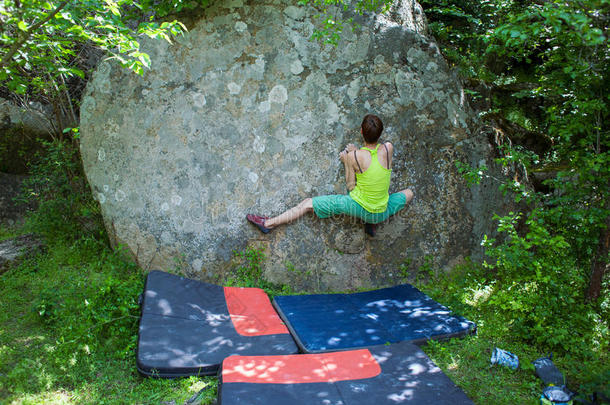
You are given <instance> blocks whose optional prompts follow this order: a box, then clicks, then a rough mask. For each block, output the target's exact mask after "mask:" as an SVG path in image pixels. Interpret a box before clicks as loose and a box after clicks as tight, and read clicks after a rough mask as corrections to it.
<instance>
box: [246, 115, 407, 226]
mask: <svg viewBox="0 0 610 405" xmlns="http://www.w3.org/2000/svg"><path fill="white" fill-rule="evenodd" d="M382 131H383V123H382V122H381V119H379V117H377V116H375V115H372V114H368V115H366V116H365V117H364V119H363V120H362V125H361V126H360V132H361V134H362V136H363V138H364V147H362V148H361V149H358V148H356V146H354V145H353V144H349V145H347V146H346V147H345V149H344V150H343V151H341V153H339V159H340V160H341V161H342V162H343V165H344V167H345V182H346V183H347V188H348V190H349V191H350V193H349V194H338V195H325V196H319V197H313V198H306V199H304V200H303V201H301V203H300V204H298V205H297V206H296V207H293V208H291V209H289V210H288V211H285V212H283V213H282V214H280V215H278V216H275V217H272V218H269V217H261V216H258V215H253V214H248V215H246V219H247V220H248V221H250V222H252V223H253V224H254V225H256V226H257V227H258V229H260V230H261V232H263V233H268V232H269V231H270V230H272V229H273V228H275V227H276V226H278V225H282V224H286V223H288V222H292V221H294V220H296V219H298V218H300V217H302V216H303V215H305V214H306V213H308V212H312V211H313V212H314V213H315V215H317V216H318V217H319V218H328V217H330V216H332V215H337V214H345V215H350V216H354V217H357V218H360V219H362V220H363V221H364V222H365V232H366V233H367V234H369V235H371V236H375V226H376V224H378V223H380V222H383V221H385V220H386V219H388V217H390V216H392V215H394V214H396V213H397V212H398V211H400V210H401V209H403V208H404V207H405V206H406V205H407V204H408V203H409V202H410V201H411V200H412V199H413V192H412V191H411V190H410V189H405V190H402V191H399V192H398V193H393V194H389V193H388V190H389V188H390V175H391V173H392V170H391V167H392V152H393V150H394V147H393V146H392V144H391V143H390V142H385V143H378V140H379V137H380V136H381V132H382Z"/></svg>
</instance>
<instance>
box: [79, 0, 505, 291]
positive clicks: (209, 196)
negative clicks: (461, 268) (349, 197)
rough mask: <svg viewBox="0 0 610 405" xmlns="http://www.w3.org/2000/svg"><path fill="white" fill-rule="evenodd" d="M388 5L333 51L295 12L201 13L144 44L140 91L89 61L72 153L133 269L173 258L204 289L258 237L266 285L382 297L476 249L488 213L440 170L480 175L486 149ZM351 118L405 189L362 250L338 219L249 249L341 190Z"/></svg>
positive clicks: (475, 192) (251, 8) (299, 10)
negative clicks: (255, 218) (289, 213)
mask: <svg viewBox="0 0 610 405" xmlns="http://www.w3.org/2000/svg"><path fill="white" fill-rule="evenodd" d="M229 3H230V4H229ZM401 7H402V8H403V9H402V11H400V10H398V11H396V10H395V11H394V15H396V16H399V17H400V18H399V19H398V20H399V21H398V22H397V21H394V20H392V13H390V16H389V17H388V16H383V17H380V16H375V15H373V16H366V17H358V16H357V17H356V21H357V23H358V24H357V25H356V26H355V29H354V30H353V31H352V30H350V29H346V30H345V32H344V33H343V35H342V38H341V41H340V43H339V45H338V46H336V47H334V46H331V45H323V44H319V43H316V42H313V41H311V40H310V37H311V34H312V32H313V30H314V24H315V20H314V19H313V15H314V14H315V10H313V9H311V8H308V7H300V6H295V5H294V4H291V3H290V2H284V1H274V2H262V3H256V4H252V5H250V4H241V2H217V3H215V4H214V5H212V6H211V7H210V8H209V9H208V10H207V11H206V13H205V16H204V17H203V18H202V19H201V20H200V21H199V22H197V23H196V24H195V25H194V26H193V27H192V28H191V30H190V31H189V33H188V34H187V35H185V37H184V38H181V39H180V40H179V41H178V42H177V43H175V44H174V45H169V44H166V43H163V42H152V41H151V42H148V43H146V44H145V47H146V50H147V52H149V53H150V55H151V58H152V60H153V61H154V64H153V67H152V69H151V70H150V71H147V72H146V73H145V74H144V76H143V77H138V76H135V75H133V74H130V73H129V72H127V71H124V70H122V69H121V68H120V67H118V66H117V65H116V64H115V63H113V62H104V63H102V64H101V65H100V66H99V67H98V69H97V71H96V72H95V74H94V76H93V79H92V80H91V81H90V82H89V84H88V87H87V90H86V95H85V97H84V99H83V101H82V106H81V152H82V158H83V162H84V168H85V172H86V174H87V177H88V179H89V182H90V184H91V186H92V188H93V190H94V195H95V196H97V199H98V201H99V202H100V204H101V207H102V213H103V215H104V219H105V222H106V224H107V228H108V229H109V231H110V234H111V238H112V239H113V240H114V241H115V242H117V243H121V244H123V245H125V246H127V247H128V248H129V250H130V251H131V252H132V254H133V255H134V256H135V257H136V258H138V263H140V265H141V266H142V267H145V268H162V269H168V268H172V267H174V266H175V259H176V256H180V257H181V258H182V259H183V260H184V261H186V263H188V264H189V265H190V266H191V271H194V272H197V274H199V275H200V276H201V277H202V278H208V279H213V278H214V276H215V275H216V274H217V273H218V272H219V271H220V270H221V269H224V268H225V267H226V263H227V262H229V261H230V260H231V257H232V254H233V251H234V250H242V249H244V248H245V247H246V246H248V245H249V244H251V243H252V242H253V241H257V240H263V241H264V242H265V244H266V246H268V248H267V252H266V254H267V261H266V262H265V268H264V271H265V276H266V277H267V278H268V279H270V280H272V281H276V282H285V283H290V282H291V277H290V274H288V272H286V263H288V262H289V263H290V264H291V266H294V268H296V269H299V270H300V271H303V272H307V273H308V274H311V275H312V276H311V279H312V288H316V289H321V290H327V289H346V288H354V287H360V286H375V285H383V284H388V283H393V282H396V281H397V280H398V271H396V268H397V267H398V266H399V265H400V264H401V263H404V262H405V260H408V261H409V262H410V263H413V266H416V265H417V264H418V263H422V262H423V260H424V259H425V258H426V257H432V258H433V260H434V263H435V264H436V265H438V266H447V265H449V264H453V263H455V261H456V258H462V257H466V256H469V255H473V254H477V253H478V252H480V251H479V249H480V248H479V242H480V238H481V236H482V235H481V234H482V232H484V231H485V230H487V229H488V228H489V226H488V224H487V223H486V222H485V223H484V222H483V221H488V220H489V217H490V210H492V209H498V210H501V206H502V204H503V203H504V202H503V200H502V198H501V196H498V195H496V194H494V193H493V192H492V191H488V190H491V188H489V189H485V190H484V189H483V188H481V187H479V188H475V189H472V190H471V189H469V188H468V187H467V186H466V185H465V183H464V182H463V181H462V179H461V178H460V176H459V174H458V173H457V170H456V168H455V161H456V160H463V161H468V162H479V161H486V162H487V164H488V165H489V166H493V164H492V160H491V159H492V155H491V147H490V146H489V144H488V141H487V139H486V137H485V136H484V135H482V134H480V133H477V131H474V130H473V128H474V126H473V124H472V123H473V120H474V119H475V117H474V114H473V113H472V112H471V111H470V109H469V107H468V105H467V103H466V101H465V97H464V94H463V91H462V88H461V86H460V83H459V80H457V78H456V76H455V74H454V73H453V72H452V71H451V70H450V69H449V68H448V67H447V64H446V63H445V61H444V60H443V58H442V55H440V53H439V52H438V48H437V47H436V45H435V44H434V42H433V41H432V40H431V39H430V38H429V37H426V36H425V20H424V19H423V13H421V12H417V10H416V9H415V8H413V7H419V6H418V5H417V3H415V2H412V1H405V2H404V4H402V5H401ZM405 7H406V9H407V10H411V11H412V12H411V13H410V14H409V13H406V12H405V9H404V8H405ZM409 7H410V8H409ZM420 11H421V10H420ZM409 16H410V17H409ZM367 113H375V114H377V115H379V116H380V117H381V118H382V120H383V122H384V125H385V131H384V133H383V138H384V139H385V140H387V141H390V142H392V143H393V144H394V145H395V150H396V154H395V156H394V167H393V174H392V185H391V190H390V191H397V190H400V189H404V188H407V187H409V188H411V189H412V190H413V191H414V193H415V199H414V201H413V203H412V204H411V205H410V206H409V207H408V208H407V209H406V210H403V211H402V212H400V213H399V214H398V215H396V216H395V217H394V218H391V219H390V220H389V221H388V222H387V223H385V224H382V225H381V226H380V227H379V233H378V236H377V237H375V238H370V237H365V236H364V234H363V229H362V224H361V223H359V222H358V221H356V220H354V219H351V218H332V219H328V220H320V219H317V218H315V217H313V216H309V217H306V218H304V219H302V220H299V221H298V222H297V223H295V224H291V225H289V226H285V227H282V228H279V229H276V230H274V231H273V232H271V233H269V234H268V235H265V236H262V235H261V234H260V233H259V231H258V230H257V229H256V228H254V227H252V226H251V225H250V224H249V223H247V222H246V220H245V215H246V214H247V213H250V212H254V213H258V214H267V215H275V214H279V213H280V212H282V211H283V210H285V209H287V208H290V207H291V206H293V205H295V204H297V203H298V202H299V201H301V200H302V199H303V198H305V197H309V196H315V195H322V194H330V193H333V194H335V193H345V192H346V189H345V182H344V177H343V167H342V165H341V164H340V162H339V159H338V153H339V151H340V150H341V149H342V148H343V147H344V145H345V144H347V143H356V144H361V143H362V141H361V137H360V132H359V125H360V122H361V120H362V117H363V116H364V115H365V114H367ZM481 198H486V199H487V201H488V202H489V201H492V203H491V204H480V203H479V202H478V201H480V199H481Z"/></svg>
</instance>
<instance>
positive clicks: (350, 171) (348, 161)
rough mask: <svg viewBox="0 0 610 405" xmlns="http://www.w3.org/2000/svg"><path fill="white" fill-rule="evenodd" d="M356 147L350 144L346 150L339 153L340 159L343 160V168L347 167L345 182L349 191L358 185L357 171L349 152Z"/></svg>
mask: <svg viewBox="0 0 610 405" xmlns="http://www.w3.org/2000/svg"><path fill="white" fill-rule="evenodd" d="M354 149H355V147H354V146H353V145H351V144H350V145H348V146H347V148H346V149H345V150H343V151H342V152H341V153H339V159H340V160H341V161H342V162H343V168H344V169H345V184H346V185H347V190H348V191H352V190H353V189H354V187H356V172H355V171H354V167H353V163H352V157H351V155H350V154H349V152H350V151H353V150H354Z"/></svg>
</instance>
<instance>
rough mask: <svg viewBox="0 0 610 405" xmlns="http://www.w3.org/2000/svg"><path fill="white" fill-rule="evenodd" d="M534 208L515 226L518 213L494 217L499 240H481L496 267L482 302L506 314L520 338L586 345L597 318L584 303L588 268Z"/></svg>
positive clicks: (558, 346)
mask: <svg viewBox="0 0 610 405" xmlns="http://www.w3.org/2000/svg"><path fill="white" fill-rule="evenodd" d="M538 213H539V212H538V211H534V212H532V213H531V214H530V215H529V216H528V217H527V219H526V221H525V227H526V231H525V232H522V234H521V233H519V232H518V231H517V221H518V220H519V219H520V217H521V215H522V214H512V213H511V215H509V216H506V217H501V218H500V217H496V219H497V220H498V221H499V226H498V231H499V232H500V233H503V234H505V239H504V241H503V242H501V243H496V241H495V240H494V239H487V238H485V240H484V242H483V244H484V246H486V248H487V251H486V253H487V255H489V256H490V257H491V258H492V259H493V262H492V263H485V265H486V267H487V268H488V269H490V270H493V271H495V274H494V278H495V282H494V292H493V294H492V295H491V296H490V298H489V300H488V301H487V305H489V306H492V307H494V308H495V309H496V310H498V311H499V312H502V313H504V314H505V315H506V317H507V319H510V321H509V322H508V325H507V326H508V328H509V329H510V331H511V333H513V334H514V335H515V336H516V337H519V338H521V339H523V340H524V341H527V342H531V343H534V344H536V345H539V346H540V347H548V348H549V349H552V350H561V351H562V352H570V351H573V350H575V348H579V347H581V346H582V345H583V344H584V345H591V344H592V341H593V334H594V329H595V326H596V322H597V321H599V319H597V317H596V316H595V312H594V311H593V308H591V307H589V306H587V305H586V304H585V297H584V292H585V287H586V284H587V274H586V272H584V271H583V269H582V268H580V267H579V266H578V265H577V264H576V262H575V260H574V258H573V257H571V255H570V245H569V244H568V243H567V242H566V240H565V238H564V237H563V236H561V235H556V234H553V233H552V232H551V231H550V230H549V228H548V226H547V224H545V223H544V221H543V219H542V218H541V217H539V216H538Z"/></svg>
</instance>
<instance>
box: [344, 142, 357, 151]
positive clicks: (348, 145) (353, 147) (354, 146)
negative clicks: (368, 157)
mask: <svg viewBox="0 0 610 405" xmlns="http://www.w3.org/2000/svg"><path fill="white" fill-rule="evenodd" d="M357 149H358V148H357V147H356V145H354V144H353V143H348V144H347V146H346V147H345V150H346V151H347V152H348V153H349V152H353V151H355V150H357Z"/></svg>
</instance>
